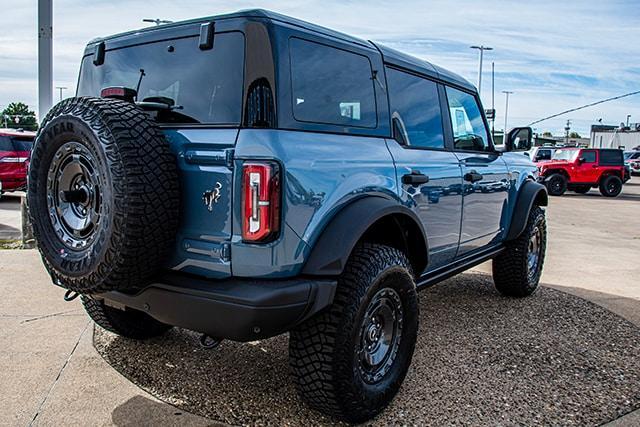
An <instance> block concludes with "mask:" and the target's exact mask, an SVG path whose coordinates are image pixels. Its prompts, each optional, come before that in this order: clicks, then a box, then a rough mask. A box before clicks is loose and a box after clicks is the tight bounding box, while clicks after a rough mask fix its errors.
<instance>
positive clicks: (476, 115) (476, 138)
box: [447, 87, 491, 151]
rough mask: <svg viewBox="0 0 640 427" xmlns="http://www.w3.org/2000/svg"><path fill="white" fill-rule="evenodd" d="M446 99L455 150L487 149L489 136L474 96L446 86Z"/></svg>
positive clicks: (488, 148)
mask: <svg viewBox="0 0 640 427" xmlns="http://www.w3.org/2000/svg"><path fill="white" fill-rule="evenodd" d="M447 100H448V102H449V113H450V115H451V125H452V127H453V142H454V147H455V148H456V149H457V150H471V151H489V150H490V148H491V146H490V145H489V137H488V133H487V128H486V127H485V125H484V119H483V117H482V114H481V112H480V107H478V103H477V101H476V98H475V97H474V96H473V95H470V94H468V93H466V92H462V91H459V90H457V89H453V88H451V87H447Z"/></svg>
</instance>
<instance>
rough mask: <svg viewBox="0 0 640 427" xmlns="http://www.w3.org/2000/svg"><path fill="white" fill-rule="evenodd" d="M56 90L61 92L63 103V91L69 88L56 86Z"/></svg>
mask: <svg viewBox="0 0 640 427" xmlns="http://www.w3.org/2000/svg"><path fill="white" fill-rule="evenodd" d="M56 89H58V90H59V91H60V101H62V91H63V90H67V89H68V88H67V87H66V86H56Z"/></svg>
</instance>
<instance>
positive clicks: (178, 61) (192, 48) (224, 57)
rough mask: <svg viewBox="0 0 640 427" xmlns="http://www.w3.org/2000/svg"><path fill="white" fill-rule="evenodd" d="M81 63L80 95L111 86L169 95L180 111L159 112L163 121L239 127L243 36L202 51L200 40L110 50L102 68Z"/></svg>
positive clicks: (219, 39) (218, 39)
mask: <svg viewBox="0 0 640 427" xmlns="http://www.w3.org/2000/svg"><path fill="white" fill-rule="evenodd" d="M92 61H93V56H87V57H85V58H84V60H83V62H82V70H81V73H80V82H79V86H78V95H79V96H83V95H87V96H99V95H100V91H101V89H103V88H105V87H109V86H126V87H129V88H133V89H135V87H136V86H137V84H138V80H139V79H140V74H141V73H140V69H143V70H144V76H143V77H142V82H141V84H140V91H139V92H140V93H139V94H138V100H141V101H142V100H144V99H145V98H149V97H166V98H170V99H171V100H173V101H174V102H175V105H176V106H180V107H182V108H181V109H176V110H173V112H171V113H170V114H160V115H159V117H158V120H159V121H160V122H164V123H210V124H239V123H240V117H241V113H242V85H243V69H244V66H243V64H244V37H243V35H242V34H241V33H238V32H232V33H219V34H216V35H215V42H214V46H213V49H211V50H200V49H199V48H198V37H189V38H185V39H178V40H169V41H162V42H157V43H149V44H144V45H140V46H132V47H127V48H123V49H116V50H109V51H107V52H106V54H105V62H104V64H103V65H100V66H95V65H93V62H92Z"/></svg>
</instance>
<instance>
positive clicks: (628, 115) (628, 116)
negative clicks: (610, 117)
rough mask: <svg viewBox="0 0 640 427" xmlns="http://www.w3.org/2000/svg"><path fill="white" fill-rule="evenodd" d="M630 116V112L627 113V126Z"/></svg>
mask: <svg viewBox="0 0 640 427" xmlns="http://www.w3.org/2000/svg"><path fill="white" fill-rule="evenodd" d="M630 118H631V114H627V127H629V119H630Z"/></svg>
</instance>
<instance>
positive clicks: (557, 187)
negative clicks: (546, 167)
mask: <svg viewBox="0 0 640 427" xmlns="http://www.w3.org/2000/svg"><path fill="white" fill-rule="evenodd" d="M544 185H545V186H546V187H547V192H548V193H549V194H550V195H552V196H562V195H563V194H564V193H565V191H567V178H566V177H565V176H564V175H562V174H559V173H554V174H552V175H551V176H549V177H548V178H547V179H546V180H545V182H544Z"/></svg>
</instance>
